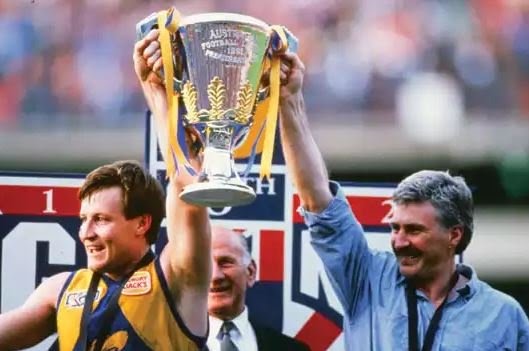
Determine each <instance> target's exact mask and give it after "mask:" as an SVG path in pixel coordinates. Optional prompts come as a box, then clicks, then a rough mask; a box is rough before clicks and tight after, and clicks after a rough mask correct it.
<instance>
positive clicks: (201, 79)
mask: <svg viewBox="0 0 529 351" xmlns="http://www.w3.org/2000/svg"><path fill="white" fill-rule="evenodd" d="M154 15H155V14H153V15H151V16H150V17H148V18H146V19H145V20H144V21H142V22H140V23H138V25H137V27H136V30H137V33H138V37H139V38H141V36H143V35H145V34H146V33H147V32H148V30H150V28H149V26H150V27H152V23H154V22H153V18H154V17H153V16H154ZM271 36H272V30H271V27H270V26H269V25H267V24H266V23H264V22H262V21H260V20H258V19H256V18H253V17H249V16H244V15H238V14H233V13H204V14H198V15H192V16H188V17H184V18H182V20H181V21H180V23H179V25H178V29H177V30H176V33H174V34H173V35H172V39H171V41H172V47H173V49H172V50H173V51H174V52H175V55H174V57H175V60H174V61H175V62H174V66H175V68H176V72H177V74H176V81H175V90H176V91H178V92H179V93H180V94H181V96H182V100H183V102H184V105H185V108H186V113H185V115H184V116H183V121H184V125H185V126H186V127H187V128H192V129H193V130H194V133H193V134H196V135H198V136H199V138H200V141H201V142H202V145H203V147H204V160H203V165H202V169H201V171H200V175H199V181H198V182H197V183H194V184H191V185H188V186H186V187H185V189H184V190H183V192H182V193H181V195H180V196H181V198H182V199H183V200H185V201H186V202H189V203H193V204H197V205H201V206H210V207H225V206H239V205H245V204H248V203H250V202H252V201H253V200H254V199H255V192H254V191H253V189H252V188H251V187H249V186H248V185H247V184H245V183H244V182H243V181H242V180H241V178H240V177H239V175H238V173H237V171H236V170H235V164H234V157H233V151H234V149H235V148H236V147H237V145H239V144H240V143H241V142H242V141H243V140H244V138H245V137H246V135H247V134H248V132H249V130H250V128H251V127H252V122H253V113H254V111H255V107H256V104H257V103H259V101H260V100H261V98H262V97H263V96H265V93H264V92H265V91H266V90H265V89H263V88H262V87H261V85H260V81H261V76H262V74H263V70H264V66H265V60H266V55H267V54H268V52H269V50H270V46H271ZM179 67H180V72H179V71H178V70H179ZM178 75H180V77H178Z"/></svg>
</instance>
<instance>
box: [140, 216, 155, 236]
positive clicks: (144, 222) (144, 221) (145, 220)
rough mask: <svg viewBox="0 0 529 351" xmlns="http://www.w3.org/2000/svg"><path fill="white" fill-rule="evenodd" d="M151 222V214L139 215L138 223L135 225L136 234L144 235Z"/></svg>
mask: <svg viewBox="0 0 529 351" xmlns="http://www.w3.org/2000/svg"><path fill="white" fill-rule="evenodd" d="M151 224H152V216H151V215H147V214H144V215H141V216H139V221H138V225H137V227H136V233H137V234H138V235H143V236H144V235H145V233H147V231H148V230H149V229H150V228H151Z"/></svg>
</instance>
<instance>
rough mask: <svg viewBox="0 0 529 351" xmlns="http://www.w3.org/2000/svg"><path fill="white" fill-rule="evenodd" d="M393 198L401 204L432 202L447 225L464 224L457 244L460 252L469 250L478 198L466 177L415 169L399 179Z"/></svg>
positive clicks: (440, 221)
mask: <svg viewBox="0 0 529 351" xmlns="http://www.w3.org/2000/svg"><path fill="white" fill-rule="evenodd" d="M392 201H393V203H394V204H397V205H398V204H407V203H414V202H415V203H421V202H430V203H431V204H432V206H433V207H434V208H435V209H436V210H437V215H438V221H439V223H440V224H441V225H442V226H443V227H444V228H446V229H449V228H452V227H453V226H456V225H461V226H462V227H463V237H462V238H461V241H460V242H459V244H458V245H457V247H456V254H460V253H462V252H463V251H465V249H466V248H467V246H468V244H469V243H470V240H471V239H472V233H473V231H474V223H473V218H474V201H473V199H472V192H471V191H470V188H469V187H468V185H467V183H466V182H465V180H464V179H463V178H462V177H459V176H452V175H450V174H449V173H448V172H442V171H430V170H424V171H419V172H416V173H413V174H412V175H410V176H408V177H407V178H405V179H404V180H403V181H401V182H400V183H399V185H398V186H397V189H395V191H394V192H393V196H392Z"/></svg>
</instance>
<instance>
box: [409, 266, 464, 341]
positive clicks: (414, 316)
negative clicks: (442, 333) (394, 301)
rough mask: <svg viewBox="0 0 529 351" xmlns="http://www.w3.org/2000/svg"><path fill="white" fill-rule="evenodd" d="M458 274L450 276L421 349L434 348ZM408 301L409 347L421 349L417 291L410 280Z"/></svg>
mask: <svg viewBox="0 0 529 351" xmlns="http://www.w3.org/2000/svg"><path fill="white" fill-rule="evenodd" d="M458 276H459V275H458V273H457V272H455V273H454V275H453V276H452V278H450V286H449V289H448V293H447V294H446V297H445V298H444V300H443V302H442V303H441V305H439V307H437V309H436V310H435V313H434V314H433V317H432V320H431V321H430V324H429V325H428V329H427V330H426V335H425V336H424V344H423V345H422V349H421V351H430V350H431V349H432V346H433V341H434V339H435V333H436V332H437V329H439V322H441V318H442V317H443V309H444V307H445V305H446V301H447V300H448V295H450V291H451V290H452V289H453V287H454V286H455V285H456V283H457V278H458ZM406 303H407V305H408V349H409V351H419V336H418V332H417V328H418V313H417V293H416V291H415V288H414V287H413V286H412V284H410V282H408V283H407V284H406Z"/></svg>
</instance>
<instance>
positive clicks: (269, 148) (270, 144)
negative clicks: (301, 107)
mask: <svg viewBox="0 0 529 351" xmlns="http://www.w3.org/2000/svg"><path fill="white" fill-rule="evenodd" d="M271 28H272V31H273V32H274V34H275V35H277V38H274V37H272V58H271V60H270V61H271V62H270V103H269V106H268V113H267V116H266V127H265V135H264V145H263V153H262V155H261V169H260V173H259V176H260V178H261V179H263V178H270V175H271V173H272V171H271V169H272V155H273V153H274V139H275V131H276V128H277V114H278V107H279V89H280V88H281V87H280V84H281V82H280V74H281V57H280V56H279V55H280V54H282V53H284V52H285V51H286V50H287V49H288V42H287V35H286V33H285V30H284V29H283V27H281V26H277V25H274V26H271ZM274 40H278V41H276V43H277V44H278V46H276V45H274V44H275V43H274V42H273V41H274Z"/></svg>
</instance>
